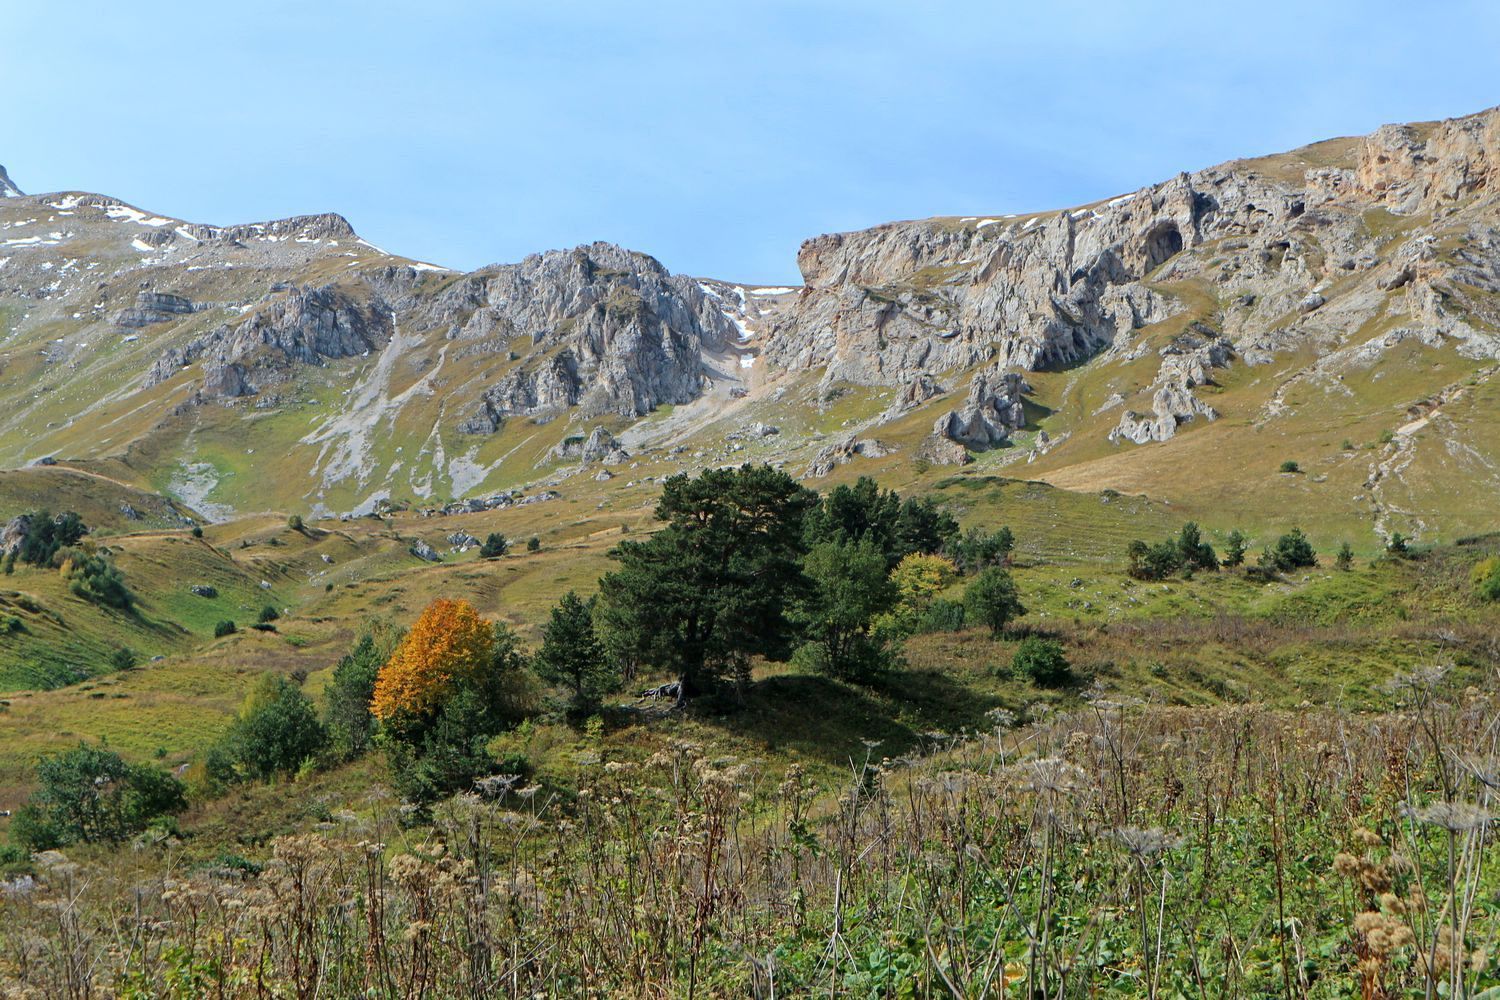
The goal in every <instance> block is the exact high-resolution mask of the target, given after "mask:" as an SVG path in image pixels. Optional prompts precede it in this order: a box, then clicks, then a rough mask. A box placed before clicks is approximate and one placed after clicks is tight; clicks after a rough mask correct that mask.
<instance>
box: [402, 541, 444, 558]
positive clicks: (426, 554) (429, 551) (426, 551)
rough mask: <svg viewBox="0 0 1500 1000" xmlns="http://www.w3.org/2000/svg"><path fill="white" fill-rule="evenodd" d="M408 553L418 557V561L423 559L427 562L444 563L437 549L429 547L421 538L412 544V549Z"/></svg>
mask: <svg viewBox="0 0 1500 1000" xmlns="http://www.w3.org/2000/svg"><path fill="white" fill-rule="evenodd" d="M408 551H410V552H411V554H412V555H414V556H416V557H417V558H418V559H422V560H424V561H426V562H442V561H443V557H442V556H440V555H438V553H437V549H434V548H433V547H432V546H431V545H428V544H427V543H426V542H425V541H423V540H422V539H420V538H418V539H417V540H416V541H414V542H412V543H411V548H410V549H409V550H408Z"/></svg>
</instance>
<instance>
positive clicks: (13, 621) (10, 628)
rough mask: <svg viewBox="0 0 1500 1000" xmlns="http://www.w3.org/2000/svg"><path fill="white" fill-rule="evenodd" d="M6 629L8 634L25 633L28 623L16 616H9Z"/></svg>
mask: <svg viewBox="0 0 1500 1000" xmlns="http://www.w3.org/2000/svg"><path fill="white" fill-rule="evenodd" d="M4 628H5V631H6V632H12V633H13V632H24V631H26V623H25V622H23V621H21V619H20V618H19V617H17V616H16V615H8V616H6V619H5V623H4Z"/></svg>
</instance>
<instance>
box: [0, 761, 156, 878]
mask: <svg viewBox="0 0 1500 1000" xmlns="http://www.w3.org/2000/svg"><path fill="white" fill-rule="evenodd" d="M36 783H37V789H36V791H35V792H33V793H32V795H31V797H30V798H29V799H28V800H27V802H26V804H25V805H24V806H22V807H21V809H19V810H18V811H17V813H16V816H15V818H14V819H13V820H12V821H11V835H12V837H14V838H15V840H16V842H17V843H19V844H21V845H22V846H24V847H26V848H28V849H30V850H32V851H43V850H48V849H51V848H56V847H63V846H66V845H68V844H74V843H78V842H80V841H82V842H85V843H97V842H110V843H113V842H118V841H121V840H124V839H125V838H126V837H128V836H130V835H131V834H134V833H137V832H139V831H141V830H144V829H145V828H146V827H147V826H148V825H149V824H150V823H151V821H152V820H154V819H156V818H157V817H159V816H162V815H165V814H169V813H173V812H177V811H178V810H180V809H182V808H183V807H184V806H185V805H186V801H185V800H184V798H183V788H182V783H181V782H179V781H178V780H177V779H176V778H174V777H172V776H171V775H170V774H167V773H166V772H165V771H162V770H159V769H158V768H154V767H149V766H137V765H131V764H127V763H126V762H125V761H124V760H123V759H122V758H121V757H120V755H119V754H117V753H115V752H114V751H112V750H110V749H109V748H108V746H106V745H105V744H102V743H101V744H99V745H97V746H89V745H87V744H84V743H80V744H79V745H78V746H77V747H75V748H74V749H72V750H65V751H63V752H62V753H58V754H53V755H51V756H48V757H44V758H42V759H41V760H40V761H39V762H38V763H37V766H36Z"/></svg>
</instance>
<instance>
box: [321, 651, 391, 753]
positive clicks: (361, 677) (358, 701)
mask: <svg viewBox="0 0 1500 1000" xmlns="http://www.w3.org/2000/svg"><path fill="white" fill-rule="evenodd" d="M399 640H400V636H399V635H398V634H394V633H393V632H392V631H391V630H390V629H388V628H385V627H382V626H376V627H374V628H372V629H369V630H367V631H365V632H364V633H363V634H361V635H360V637H359V641H358V642H356V643H355V644H354V648H353V649H351V650H350V651H349V652H348V653H347V654H346V655H345V656H344V657H343V658H342V659H340V660H339V662H338V664H337V665H336V666H335V667H334V668H333V676H332V677H330V678H329V680H328V687H327V688H326V690H325V693H324V698H325V701H324V705H323V725H324V727H325V728H326V729H327V730H328V742H329V747H330V749H331V750H332V752H333V754H334V756H335V757H337V758H339V759H341V760H348V759H351V758H354V757H358V756H361V755H362V754H364V753H365V752H366V751H367V750H369V749H370V746H371V744H372V743H373V741H374V738H375V716H374V715H373V714H372V713H371V712H370V701H371V699H373V698H374V697H375V679H376V678H377V677H378V676H379V675H380V668H381V666H382V665H383V664H384V663H385V661H386V660H387V659H389V658H390V655H391V649H392V647H393V646H394V645H395V644H396V642H398V641H399Z"/></svg>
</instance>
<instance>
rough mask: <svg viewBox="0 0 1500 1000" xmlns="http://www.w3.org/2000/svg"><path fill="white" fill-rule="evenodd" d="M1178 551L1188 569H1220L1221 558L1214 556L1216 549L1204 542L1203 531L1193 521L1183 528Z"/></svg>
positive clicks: (1179, 537)
mask: <svg viewBox="0 0 1500 1000" xmlns="http://www.w3.org/2000/svg"><path fill="white" fill-rule="evenodd" d="M1177 551H1178V553H1179V554H1181V556H1182V563H1183V565H1184V566H1186V567H1189V568H1191V569H1218V568H1219V557H1218V556H1217V555H1215V554H1214V547H1213V546H1212V545H1210V544H1208V543H1207V542H1205V541H1204V540H1203V533H1202V531H1201V530H1199V528H1198V525H1197V523H1195V522H1193V521H1189V522H1188V523H1187V524H1184V525H1183V526H1182V532H1181V533H1180V534H1179V535H1178V536H1177Z"/></svg>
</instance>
